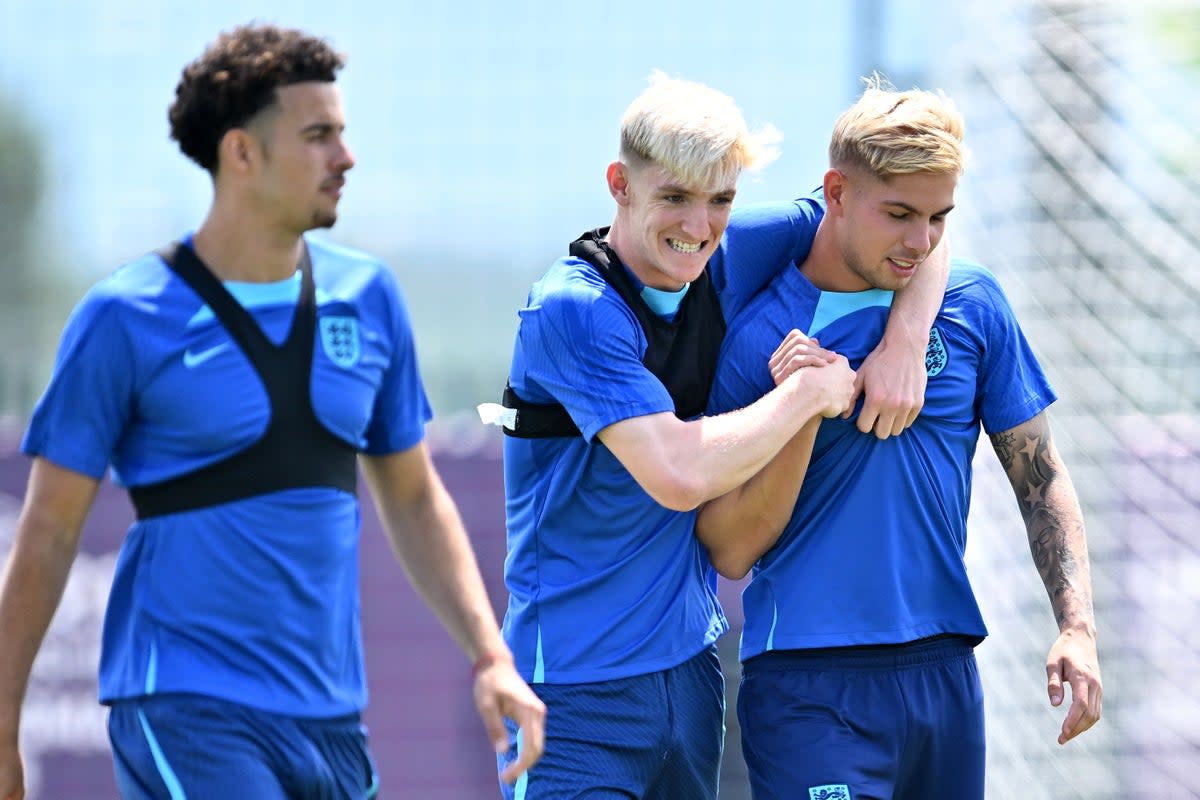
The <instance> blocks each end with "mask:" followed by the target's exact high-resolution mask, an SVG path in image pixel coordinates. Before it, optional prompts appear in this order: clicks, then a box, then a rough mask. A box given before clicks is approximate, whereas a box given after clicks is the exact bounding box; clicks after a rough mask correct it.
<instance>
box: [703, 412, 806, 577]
mask: <svg viewBox="0 0 1200 800" xmlns="http://www.w3.org/2000/svg"><path fill="white" fill-rule="evenodd" d="M820 423H821V418H820V417H816V418H814V419H811V420H809V421H808V422H807V423H806V424H805V425H804V427H803V428H801V429H800V431H799V432H798V433H797V434H796V435H795V436H793V437H792V439H791V441H790V442H788V443H787V445H786V446H785V447H784V448H783V449H782V450H780V451H779V454H778V455H777V456H775V458H774V459H772V460H771V463H770V464H768V465H767V466H766V467H764V468H763V469H762V470H760V471H759V472H758V473H757V474H756V475H755V476H754V477H753V478H751V479H750V480H748V481H746V483H744V484H742V485H741V486H739V487H738V488H736V489H734V490H732V491H730V492H728V493H726V494H724V495H722V496H721V497H718V498H716V499H715V500H711V501H709V502H708V503H706V504H705V505H704V506H703V507H702V508H701V509H700V514H699V515H698V517H697V520H696V536H697V537H698V538H699V539H700V541H701V543H702V544H703V545H704V546H705V547H706V548H708V552H709V557H710V559H711V560H712V562H713V566H714V567H716V569H717V571H718V572H720V573H721V574H722V575H724V576H725V577H727V578H731V579H734V580H737V579H738V578H741V577H742V576H744V575H745V574H746V573H747V572H749V571H750V568H751V567H752V566H753V565H754V562H756V561H757V560H758V559H759V558H760V557H761V556H762V554H763V553H765V552H767V550H769V549H771V547H772V546H774V544H775V542H776V541H777V540H778V539H779V534H780V533H782V532H783V529H784V527H785V526H786V525H787V522H788V520H789V519H790V518H791V514H792V511H793V510H794V508H795V505H796V499H797V497H798V496H799V494H800V488H801V485H802V481H803V475H804V473H805V471H806V470H807V469H808V462H809V459H810V457H811V456H812V447H813V441H814V440H815V439H816V435H817V429H818V427H819V426H820Z"/></svg>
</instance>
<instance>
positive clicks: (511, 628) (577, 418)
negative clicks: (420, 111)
mask: <svg viewBox="0 0 1200 800" xmlns="http://www.w3.org/2000/svg"><path fill="white" fill-rule="evenodd" d="M821 213H822V209H821V207H820V205H819V204H818V203H817V201H815V200H813V199H810V198H805V199H800V200H796V201H793V202H787V203H770V204H765V203H764V204H758V205H752V206H747V207H746V208H745V209H738V210H735V211H734V212H733V215H732V218H731V221H730V225H729V227H728V229H727V231H726V234H725V236H724V237H723V239H722V242H721V245H720V247H719V249H718V250H717V252H716V253H715V254H714V255H713V258H712V259H711V260H710V262H709V264H708V271H709V275H710V277H711V279H712V281H713V286H714V288H715V289H716V291H717V293H718V296H719V297H720V301H721V306H722V310H723V313H724V315H725V318H726V319H730V318H732V316H733V315H734V314H735V313H737V311H738V310H739V309H740V308H741V307H742V306H743V305H745V303H746V302H748V300H749V298H750V297H752V296H753V295H754V293H755V292H757V291H758V290H759V289H760V288H761V287H762V286H764V285H765V284H766V282H767V281H768V280H769V279H770V277H771V276H773V275H774V274H775V273H777V272H778V271H779V269H780V268H781V267H780V265H781V264H786V263H788V262H789V261H790V260H791V259H793V258H797V257H800V258H803V257H804V256H806V255H807V253H808V250H809V248H810V247H811V245H812V240H813V236H814V234H815V232H816V228H817V224H818V222H819V221H820V216H821ZM646 346H647V341H646V336H645V332H644V331H643V329H642V327H641V325H640V324H639V323H638V321H637V318H636V317H635V315H634V313H633V311H632V310H631V309H630V308H629V307H628V306H627V305H626V304H625V302H624V301H623V300H622V299H621V297H620V296H619V295H618V294H617V292H616V291H615V290H614V289H613V288H612V287H611V286H610V285H609V284H608V283H607V282H606V281H605V280H604V278H603V277H602V276H601V275H600V274H599V273H598V272H597V271H596V269H595V268H594V267H592V266H591V265H590V264H588V263H586V262H584V261H582V260H580V259H576V258H562V259H559V260H558V261H557V262H555V263H554V265H553V266H551V268H550V269H549V271H548V272H547V273H546V274H545V276H544V277H543V278H542V279H541V280H540V281H539V282H538V283H536V284H535V285H534V287H533V289H532V290H531V291H530V293H529V299H528V303H527V305H526V306H525V308H523V309H522V310H521V311H520V325H519V328H518V330H517V337H516V345H515V348H514V353H513V361H512V369H511V371H510V374H509V381H510V384H511V386H512V388H513V390H514V391H516V393H517V394H518V395H520V396H521V397H522V398H523V399H524V400H526V401H528V402H531V403H552V402H557V403H560V404H561V405H563V406H564V407H565V408H566V410H567V411H568V413H569V414H570V415H571V418H572V419H573V420H574V422H575V424H576V425H578V426H579V429H580V430H581V431H582V433H583V436H582V437H562V438H550V439H520V438H514V437H505V441H504V482H505V495H506V511H507V525H508V556H507V558H506V560H505V564H504V577H505V583H506V585H507V587H508V590H509V602H508V610H507V613H506V614H505V617H504V626H503V630H504V635H505V638H506V640H507V642H508V644H509V647H510V648H512V651H513V654H514V656H515V658H516V664H517V668H518V669H519V670H520V671H521V674H522V675H523V676H524V677H525V678H526V680H529V681H532V682H534V683H585V682H592V681H602V680H613V679H616V678H623V677H629V676H633V675H642V674H646V673H650V672H655V671H658V670H662V669H667V668H670V667H673V666H676V665H678V664H680V663H682V662H684V661H686V660H687V659H689V658H691V657H692V656H694V655H696V654H697V653H699V652H700V651H701V650H703V649H704V648H705V647H706V646H708V645H710V644H712V643H713V642H714V641H716V639H717V637H718V636H720V635H721V634H722V633H724V632H725V630H727V629H728V623H727V622H726V621H725V616H724V614H723V613H722V612H721V608H720V605H719V603H718V602H717V596H716V573H715V572H714V571H713V570H712V567H711V565H710V564H709V561H708V556H707V553H706V552H705V551H704V548H703V547H701V546H700V544H699V542H698V541H697V540H696V538H695V536H694V527H695V512H688V513H683V512H678V511H672V510H670V509H667V508H664V507H663V506H661V505H659V504H658V503H657V502H656V501H655V500H654V499H653V498H651V497H650V495H649V494H647V493H646V492H645V490H644V489H642V487H641V486H640V485H639V484H638V483H637V481H635V480H634V478H633V476H632V475H630V474H629V472H628V471H627V470H626V469H625V467H624V466H622V465H621V463H620V462H619V461H618V460H617V458H616V457H615V456H614V455H613V454H612V453H611V452H610V451H609V450H608V449H607V448H606V447H604V445H603V444H601V443H600V442H599V441H598V440H597V439H596V434H597V433H598V432H599V431H600V430H602V429H604V428H606V427H607V426H609V425H612V424H613V423H616V422H620V421H621V420H624V419H629V418H632V417H636V416H642V415H646V414H654V413H658V412H662V411H668V412H672V413H673V412H674V409H675V406H674V403H673V402H672V400H671V397H670V395H669V394H668V393H667V390H666V388H665V387H664V386H663V384H662V383H661V382H660V381H659V380H658V378H656V377H655V376H654V375H652V374H651V373H650V372H649V371H648V370H647V369H646V367H645V366H644V365H643V364H642V357H643V355H644V354H645V351H646Z"/></svg>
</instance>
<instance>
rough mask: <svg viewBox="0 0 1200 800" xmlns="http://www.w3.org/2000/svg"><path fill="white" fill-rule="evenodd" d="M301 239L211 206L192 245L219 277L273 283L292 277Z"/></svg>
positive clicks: (193, 238)
mask: <svg viewBox="0 0 1200 800" xmlns="http://www.w3.org/2000/svg"><path fill="white" fill-rule="evenodd" d="M303 246H304V245H303V240H302V239H301V238H300V236H299V235H297V234H295V233H290V232H288V233H284V232H281V231H277V230H272V229H271V227H270V226H269V225H266V224H262V223H259V222H255V221H253V218H251V217H249V216H248V215H247V216H237V215H235V214H232V213H224V212H223V211H222V210H221V209H219V208H217V207H216V206H214V207H213V208H212V209H211V210H210V211H209V214H208V217H207V218H206V219H205V220H204V223H203V224H202V225H201V226H200V228H199V229H198V230H197V231H196V233H195V235H194V236H193V237H192V248H193V249H194V250H195V251H196V255H198V256H199V257H200V260H201V261H203V262H204V263H205V264H206V265H207V266H208V268H209V269H211V270H212V271H213V274H215V275H216V276H217V277H218V278H220V279H221V280H222V281H245V282H247V283H273V282H275V281H281V280H284V279H286V278H289V277H291V276H292V275H293V274H294V273H295V272H296V264H297V263H298V262H299V260H300V254H301V252H302V248H303Z"/></svg>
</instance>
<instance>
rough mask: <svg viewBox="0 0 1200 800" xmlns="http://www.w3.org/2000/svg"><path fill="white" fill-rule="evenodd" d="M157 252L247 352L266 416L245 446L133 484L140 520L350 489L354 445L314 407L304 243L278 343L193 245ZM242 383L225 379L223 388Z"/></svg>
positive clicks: (310, 296)
mask: <svg viewBox="0 0 1200 800" xmlns="http://www.w3.org/2000/svg"><path fill="white" fill-rule="evenodd" d="M156 252H157V253H158V255H159V256H160V257H162V259H163V261H165V262H166V264H167V265H168V266H169V267H170V268H171V269H172V270H173V271H174V272H175V274H177V275H178V276H179V277H180V278H181V279H183V281H185V282H186V283H187V284H188V285H189V286H190V287H191V288H192V289H193V290H194V291H195V292H196V294H198V295H199V296H200V298H201V299H202V300H204V302H205V303H206V304H207V305H208V307H209V308H210V309H211V310H212V312H213V315H214V316H216V318H217V320H218V321H219V322H220V323H221V325H222V326H224V328H225V330H226V331H227V332H228V333H229V335H230V337H231V338H232V339H233V341H234V342H235V343H236V344H237V346H238V347H239V348H241V350H242V352H243V353H244V354H245V355H246V358H247V359H249V361H250V364H251V365H252V366H253V367H254V370H255V372H257V373H258V376H259V378H260V379H261V380H262V382H263V386H264V387H265V388H266V392H267V398H268V402H269V404H270V419H269V421H268V423H267V429H266V431H265V432H264V433H263V435H262V436H261V437H260V438H259V439H258V440H257V441H255V442H254V443H253V444H252V445H250V446H249V447H247V448H246V449H245V450H241V451H239V452H237V453H235V454H233V455H232V456H229V457H228V458H225V459H222V460H220V461H217V462H216V463H213V464H210V465H208V466H206V467H202V468H200V469H198V470H194V471H192V472H188V473H185V474H183V475H179V476H176V477H174V478H169V479H167V480H165V481H161V482H159V483H154V484H147V485H143V486H135V487H132V488H131V489H130V492H129V494H130V497H131V498H132V500H133V505H134V508H135V509H136V511H137V516H138V519H146V518H148V517H155V516H161V515H163V514H171V513H176V512H180V511H190V510H194V509H198V508H205V507H208V506H214V505H219V504H221V503H228V502H232V501H234V500H242V499H245V498H247V497H254V496H256V495H262V494H267V493H269V492H276V491H281V490H283V489H293V488H302V487H314V486H326V487H332V488H334V489H341V490H343V491H346V492H351V493H353V492H355V491H356V490H357V484H358V464H357V460H356V456H357V450H356V448H355V447H354V446H352V445H351V444H349V443H347V442H346V441H345V440H343V439H341V438H339V437H337V436H335V435H334V434H333V433H331V432H330V431H329V430H328V429H327V428H326V427H325V426H324V425H322V424H321V423H320V421H319V420H318V419H317V416H316V413H315V412H314V411H313V407H312V398H311V393H310V389H309V387H310V383H311V379H312V360H313V343H314V341H315V335H314V334H315V332H316V324H317V303H316V288H315V284H314V281H313V276H312V263H311V261H310V259H309V256H308V250H307V248H305V249H304V255H303V258H302V260H301V264H300V270H301V285H300V300H299V302H298V303H297V304H296V310H295V314H294V316H293V318H292V326H291V330H290V332H289V333H288V337H287V339H286V340H285V341H284V343H283V344H281V345H278V346H277V345H275V344H273V343H272V342H271V341H270V340H269V339H268V338H267V336H266V334H264V333H263V331H262V329H261V328H260V327H259V326H258V323H257V322H255V321H254V318H253V317H252V316H251V315H250V313H249V312H248V311H246V309H245V308H243V307H242V305H241V304H240V303H238V301H237V300H236V299H234V297H233V295H231V294H230V293H229V291H228V290H227V289H226V288H225V287H224V286H223V285H222V284H221V282H220V280H218V279H217V277H216V275H214V274H213V273H212V271H211V270H210V269H209V268H208V267H207V266H205V265H204V263H203V262H202V261H201V260H200V259H199V257H197V255H196V253H195V251H194V250H192V248H191V247H189V246H187V245H185V244H183V243H181V242H175V243H173V244H171V245H169V246H167V247H165V248H163V249H162V250H158V251H156ZM247 388H248V387H237V386H230V387H225V389H224V391H227V392H235V393H236V392H244V391H246V389H247Z"/></svg>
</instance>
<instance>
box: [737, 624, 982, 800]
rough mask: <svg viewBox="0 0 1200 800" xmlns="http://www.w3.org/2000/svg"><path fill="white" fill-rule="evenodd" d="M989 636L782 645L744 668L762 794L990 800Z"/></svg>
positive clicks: (741, 696) (827, 799)
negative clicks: (982, 662) (985, 651)
mask: <svg viewBox="0 0 1200 800" xmlns="http://www.w3.org/2000/svg"><path fill="white" fill-rule="evenodd" d="M976 642H977V640H975V639H968V638H963V637H958V636H953V637H937V638H933V639H927V640H921V641H918V642H912V643H909V644H904V645H896V646H881V647H854V648H830V649H825V650H781V651H774V652H769V653H764V654H762V655H760V656H755V657H754V658H751V659H750V660H748V661H746V662H745V663H744V664H743V665H742V683H741V688H740V690H739V692H738V722H739V723H740V724H741V733H742V753H743V755H744V756H745V757H746V766H747V767H748V768H749V773H750V788H751V791H752V795H753V797H754V800H877V799H878V798H887V799H888V800H924V799H925V798H934V797H946V798H954V800H983V786H984V729H983V688H982V686H981V685H980V682H979V672H978V669H977V668H976V665H975V654H974V645H975V644H976Z"/></svg>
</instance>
